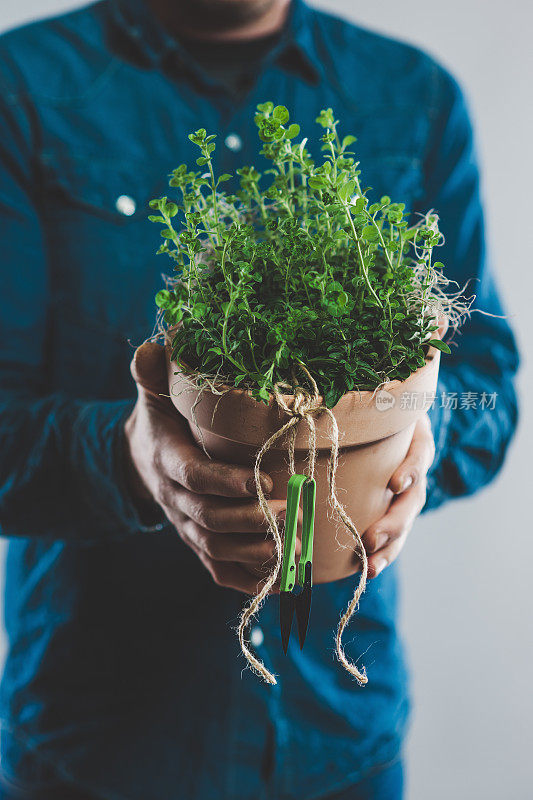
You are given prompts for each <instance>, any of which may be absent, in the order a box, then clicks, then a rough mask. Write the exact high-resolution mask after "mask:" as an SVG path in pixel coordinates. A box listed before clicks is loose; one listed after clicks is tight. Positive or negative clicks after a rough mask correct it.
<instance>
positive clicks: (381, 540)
mask: <svg viewBox="0 0 533 800" xmlns="http://www.w3.org/2000/svg"><path fill="white" fill-rule="evenodd" d="M388 541H389V536H388V534H387V533H380V534H379V536H376V540H375V542H374V549H373V550H372V552H373V553H375V552H376V551H377V550H381V548H382V547H385V545H386V544H387V542H388Z"/></svg>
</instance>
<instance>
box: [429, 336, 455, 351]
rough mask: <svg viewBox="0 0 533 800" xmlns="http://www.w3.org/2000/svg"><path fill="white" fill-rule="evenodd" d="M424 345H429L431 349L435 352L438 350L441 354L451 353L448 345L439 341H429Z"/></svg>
mask: <svg viewBox="0 0 533 800" xmlns="http://www.w3.org/2000/svg"><path fill="white" fill-rule="evenodd" d="M426 344H430V345H431V346H432V347H435V348H436V349H437V350H440V351H441V352H442V353H448V354H449V353H451V352H452V351H451V350H450V348H449V347H448V345H447V344H446V342H443V341H442V340H441V339H430V340H429V342H426Z"/></svg>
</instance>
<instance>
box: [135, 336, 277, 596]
mask: <svg viewBox="0 0 533 800" xmlns="http://www.w3.org/2000/svg"><path fill="white" fill-rule="evenodd" d="M131 371H132V375H133V378H134V380H135V382H136V384H137V390H138V399H137V403H136V405H135V408H134V409H133V412H132V414H131V416H130V417H129V418H128V419H127V421H126V425H125V436H126V443H127V447H126V452H127V455H128V468H129V471H130V478H131V484H132V486H133V487H134V491H135V494H136V497H137V498H138V499H139V500H140V501H143V500H144V501H147V500H150V499H153V500H154V501H155V502H156V503H158V504H159V505H160V506H161V508H162V509H163V511H164V512H165V514H166V516H167V517H168V519H169V521H170V522H171V523H172V524H173V525H174V526H175V528H176V530H177V532H178V534H179V535H180V536H181V538H182V539H183V541H184V542H185V544H187V545H188V546H189V547H190V548H192V550H194V552H195V553H196V555H197V556H198V558H199V559H200V561H201V562H202V564H203V565H204V566H205V567H206V568H207V569H208V570H209V572H210V573H211V576H212V577H213V580H214V581H215V583H217V584H219V585H220V586H227V587H230V588H232V589H238V590H240V591H242V592H247V593H249V594H252V593H255V592H256V591H257V587H258V576H262V577H263V579H264V577H265V576H266V575H267V574H268V572H269V568H271V567H272V564H273V561H272V559H273V556H274V542H273V540H272V537H271V536H268V538H267V536H266V533H265V532H266V530H267V525H266V521H265V519H264V516H263V513H262V511H261V509H260V508H259V504H258V502H257V495H256V486H255V480H254V474H253V470H252V469H251V468H249V467H241V466H233V465H230V464H225V463H221V462H219V461H214V460H211V459H209V458H208V457H207V456H206V455H205V453H204V452H203V450H202V449H200V447H199V446H198V445H197V444H196V442H195V441H194V439H193V437H192V436H191V432H190V430H189V426H188V424H187V422H186V421H185V419H183V417H181V416H180V414H179V413H178V411H177V410H176V409H175V408H174V406H173V405H172V403H171V401H170V399H169V398H168V397H161V394H168V383H167V371H166V363H165V351H164V348H163V347H161V346H160V345H157V344H154V343H147V344H144V345H142V346H141V347H140V348H139V349H138V350H137V351H136V353H135V356H134V358H133V361H132V364H131ZM261 485H262V487H263V491H264V492H265V493H267V494H268V492H270V491H271V490H272V485H273V484H272V478H271V477H270V476H269V475H267V474H264V473H263V474H262V477H261ZM254 498H255V499H254ZM268 503H269V506H270V508H271V510H272V512H273V514H274V515H276V516H277V517H278V518H281V517H282V516H283V515H284V511H285V506H286V502H285V501H284V500H269V501H268Z"/></svg>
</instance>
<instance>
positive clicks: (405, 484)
mask: <svg viewBox="0 0 533 800" xmlns="http://www.w3.org/2000/svg"><path fill="white" fill-rule="evenodd" d="M412 483H413V478H412V476H411V475H407V477H405V478H404V479H403V481H402V485H401V486H400V488H399V490H398V491H397V492H396V494H401V492H405V490H406V489H408V488H409V487H410V486H411V484H412Z"/></svg>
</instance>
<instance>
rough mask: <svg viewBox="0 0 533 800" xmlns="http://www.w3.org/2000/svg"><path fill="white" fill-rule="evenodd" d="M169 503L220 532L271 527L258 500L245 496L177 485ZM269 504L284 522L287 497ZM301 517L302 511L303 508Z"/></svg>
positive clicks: (238, 531)
mask: <svg viewBox="0 0 533 800" xmlns="http://www.w3.org/2000/svg"><path fill="white" fill-rule="evenodd" d="M172 495H173V496H172V497H171V498H167V500H166V502H165V503H164V505H165V506H170V507H171V508H172V507H173V508H175V509H176V510H178V511H180V512H181V513H182V514H185V516H187V517H189V518H190V519H192V520H194V522H196V523H197V524H198V525H200V526H201V527H202V528H206V529H207V530H208V531H215V532H217V533H261V532H262V531H266V530H267V529H268V521H267V519H266V518H265V515H264V514H263V511H262V509H261V507H260V506H259V504H258V503H256V502H253V501H248V502H246V501H244V500H242V501H241V502H239V503H235V502H233V501H231V500H230V499H226V498H213V497H209V496H204V497H201V496H200V495H197V494H194V493H193V492H188V491H186V490H185V489H182V488H181V487H179V486H176V487H175V488H174V490H173V492H172ZM267 505H268V507H269V509H270V511H271V513H272V514H273V516H274V517H275V518H276V519H277V520H278V521H279V522H280V523H281V522H282V521H283V518H284V516H285V509H286V501H285V500H269V501H268V502H267ZM300 519H301V511H300Z"/></svg>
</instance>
